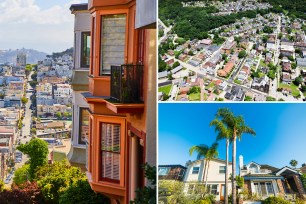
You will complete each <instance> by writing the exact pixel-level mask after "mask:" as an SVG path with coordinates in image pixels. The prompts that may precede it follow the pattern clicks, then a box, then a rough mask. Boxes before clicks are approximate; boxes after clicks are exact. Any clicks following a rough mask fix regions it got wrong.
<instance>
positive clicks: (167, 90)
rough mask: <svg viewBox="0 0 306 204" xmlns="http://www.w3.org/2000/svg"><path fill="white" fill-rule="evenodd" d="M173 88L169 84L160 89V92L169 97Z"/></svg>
mask: <svg viewBox="0 0 306 204" xmlns="http://www.w3.org/2000/svg"><path fill="white" fill-rule="evenodd" d="M171 88H172V84H169V85H167V86H162V87H158V92H163V93H165V94H167V95H169V93H170V90H171Z"/></svg>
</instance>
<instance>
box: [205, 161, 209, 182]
mask: <svg viewBox="0 0 306 204" xmlns="http://www.w3.org/2000/svg"><path fill="white" fill-rule="evenodd" d="M209 162H210V161H209V160H208V161H207V170H206V171H207V172H206V175H205V177H206V179H205V188H206V186H207V178H208V171H209Z"/></svg>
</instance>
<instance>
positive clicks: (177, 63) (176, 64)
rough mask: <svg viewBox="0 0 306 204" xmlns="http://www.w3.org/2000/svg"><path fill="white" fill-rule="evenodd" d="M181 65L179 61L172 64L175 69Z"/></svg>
mask: <svg viewBox="0 0 306 204" xmlns="http://www.w3.org/2000/svg"><path fill="white" fill-rule="evenodd" d="M178 66H180V63H179V62H178V61H176V62H174V63H173V65H172V68H173V69H174V68H175V67H178Z"/></svg>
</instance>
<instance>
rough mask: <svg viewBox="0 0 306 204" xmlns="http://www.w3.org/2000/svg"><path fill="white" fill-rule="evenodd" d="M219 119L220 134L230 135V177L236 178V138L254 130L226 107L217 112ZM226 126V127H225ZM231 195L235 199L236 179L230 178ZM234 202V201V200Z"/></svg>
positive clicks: (252, 132)
mask: <svg viewBox="0 0 306 204" xmlns="http://www.w3.org/2000/svg"><path fill="white" fill-rule="evenodd" d="M217 115H218V116H219V120H220V121H222V123H220V124H222V125H223V127H222V128H221V130H222V132H221V134H225V135H231V137H230V140H231V141H232V174H233V175H232V177H233V178H236V140H237V138H238V139H239V140H240V139H241V137H242V135H243V134H251V135H255V134H256V133H255V131H254V130H253V129H252V128H250V127H248V126H247V125H246V124H245V121H244V118H243V116H242V115H238V116H236V115H234V113H233V112H231V110H230V109H228V108H220V109H219V110H218V112H217ZM225 128H226V129H225ZM232 186H233V188H232V197H233V201H236V188H235V186H236V181H235V179H233V180H232ZM234 203H235V202H234Z"/></svg>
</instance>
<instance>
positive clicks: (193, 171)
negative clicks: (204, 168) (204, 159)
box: [191, 166, 200, 174]
mask: <svg viewBox="0 0 306 204" xmlns="http://www.w3.org/2000/svg"><path fill="white" fill-rule="evenodd" d="M195 168H198V170H195ZM195 171H197V173H195ZM199 172H200V167H199V166H194V167H192V172H191V174H199Z"/></svg>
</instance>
